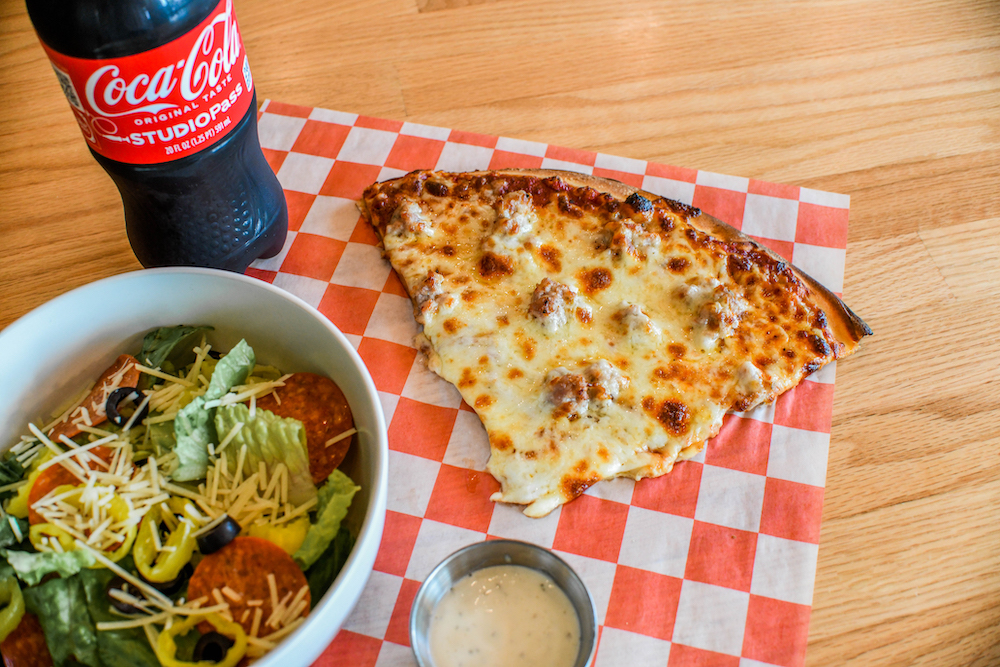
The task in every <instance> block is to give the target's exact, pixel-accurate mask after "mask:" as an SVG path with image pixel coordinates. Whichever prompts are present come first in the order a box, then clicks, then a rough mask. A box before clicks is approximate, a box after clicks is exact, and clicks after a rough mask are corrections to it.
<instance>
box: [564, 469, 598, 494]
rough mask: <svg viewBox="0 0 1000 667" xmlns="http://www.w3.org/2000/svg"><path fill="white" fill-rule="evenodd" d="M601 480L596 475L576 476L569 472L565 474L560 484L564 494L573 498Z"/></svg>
mask: <svg viewBox="0 0 1000 667" xmlns="http://www.w3.org/2000/svg"><path fill="white" fill-rule="evenodd" d="M599 481H600V478H599V477H597V476H596V475H586V476H584V475H580V476H574V475H572V474H567V475H564V476H563V478H562V480H561V482H560V486H561V487H562V490H563V495H564V496H565V497H566V498H568V499H572V498H576V497H577V496H579V495H580V494H582V493H583V492H584V491H586V490H587V489H589V488H590V487H591V486H593V485H594V484H596V483H597V482H599Z"/></svg>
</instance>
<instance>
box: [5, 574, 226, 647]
mask: <svg viewBox="0 0 1000 667" xmlns="http://www.w3.org/2000/svg"><path fill="white" fill-rule="evenodd" d="M0 605H6V606H5V607H3V608H2V609H0V642H2V641H3V640H5V639H7V635H9V634H10V633H11V632H13V631H14V628H16V627H17V626H18V625H19V624H20V623H21V617H22V616H24V596H23V595H21V586H20V585H18V583H17V578H15V577H13V576H10V577H7V578H5V579H2V580H0ZM242 629H243V628H240V630H242Z"/></svg>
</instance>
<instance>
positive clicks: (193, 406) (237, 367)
mask: <svg viewBox="0 0 1000 667" xmlns="http://www.w3.org/2000/svg"><path fill="white" fill-rule="evenodd" d="M255 363H256V357H255V356H254V353H253V350H252V349H251V348H250V346H249V345H247V342H246V341H245V340H241V341H240V342H239V343H237V344H236V345H235V346H234V347H233V349H232V350H230V352H229V354H227V355H226V356H224V357H222V359H220V360H219V363H218V364H216V366H215V371H214V372H213V373H212V378H211V380H209V385H208V389H207V390H206V391H205V394H204V395H203V396H199V397H197V398H195V399H194V400H193V401H191V402H190V403H188V404H187V405H186V406H184V407H183V408H182V409H181V411H180V412H178V413H177V417H176V418H175V419H174V434H175V435H176V437H177V443H176V445H174V452H175V453H176V454H177V461H178V463H179V465H178V467H177V470H176V471H174V474H173V478H174V479H175V480H177V481H179V482H188V481H191V480H195V479H202V478H204V477H205V474H206V472H207V471H208V445H209V443H212V442H218V441H219V440H218V437H217V435H216V429H215V424H214V422H213V419H212V417H213V415H214V413H215V409H214V408H206V407H205V404H206V403H207V402H208V401H214V400H216V399H219V398H222V397H223V396H225V395H226V394H227V393H228V392H229V390H230V389H231V388H232V387H234V386H235V385H238V384H241V383H243V382H245V381H246V379H247V378H248V377H249V376H250V372H251V371H253V367H254V364H255Z"/></svg>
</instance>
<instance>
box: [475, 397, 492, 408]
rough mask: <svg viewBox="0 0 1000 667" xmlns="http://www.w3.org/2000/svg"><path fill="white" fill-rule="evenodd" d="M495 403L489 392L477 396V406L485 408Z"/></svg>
mask: <svg viewBox="0 0 1000 667" xmlns="http://www.w3.org/2000/svg"><path fill="white" fill-rule="evenodd" d="M491 405H493V397H492V396H490V395H489V394H483V395H482V396H478V397H476V408H477V409H479V410H482V409H483V408H488V407H490V406H491Z"/></svg>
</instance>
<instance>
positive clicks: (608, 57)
mask: <svg viewBox="0 0 1000 667" xmlns="http://www.w3.org/2000/svg"><path fill="white" fill-rule="evenodd" d="M236 7H237V11H238V12H239V18H240V25H241V28H242V32H243V36H244V40H245V45H246V49H247V52H248V53H249V55H250V57H251V62H252V64H253V72H254V78H255V82H256V86H257V90H258V97H259V98H261V99H263V98H265V97H268V98H272V99H276V100H281V101H283V102H290V103H297V104H302V105H306V106H321V107H326V108H332V109H342V110H349V111H354V112H359V113H363V114H369V115H374V116H383V117H388V118H394V119H399V120H409V121H414V122H419V123H425V124H431V125H439V126H445V127H456V128H460V129H464V130H469V131H476V132H482V133H488V134H499V135H505V136H510V137H516V138H522V139H529V140H537V141H542V142H547V143H553V144H558V145H563V146H572V147H576V148H582V149H588V150H594V151H601V152H605V153H610V154H616V155H623V156H628V157H635V158H639V159H643V160H652V161H658V162H664V163H668V164H675V165H682V166H688V167H694V168H699V169H704V170H710V171H715V172H720V173H726V174H735V175H740V176H746V177H751V178H757V179H762V180H768V181H775V182H781V183H790V184H795V185H801V186H806V187H810V188H816V189H821V190H829V191H833V192H839V193H844V194H848V195H850V196H851V221H850V237H849V244H848V253H847V271H846V278H845V285H844V296H845V300H846V301H847V302H848V303H849V304H850V305H851V306H852V307H853V308H854V309H855V310H856V311H857V312H858V313H859V314H860V315H861V316H862V317H863V318H864V319H865V320H867V322H868V323H869V324H870V325H871V326H872V328H873V329H874V330H875V336H874V337H873V338H871V339H869V340H867V341H866V342H865V344H864V345H863V348H862V350H861V352H860V353H859V354H858V355H857V356H856V357H854V358H852V359H850V360H848V361H846V362H844V363H842V364H841V365H840V367H839V368H838V374H837V376H838V377H837V384H838V386H837V392H836V406H835V413H834V423H833V434H832V439H831V446H830V463H829V470H828V479H827V487H826V497H825V507H824V516H823V529H822V534H821V542H820V550H819V564H818V572H817V576H816V590H815V600H814V607H813V614H812V621H811V630H810V641H809V649H808V658H807V662H808V664H810V665H827V664H845V663H849V664H858V665H898V664H933V665H984V666H985V665H995V664H998V663H1000V465H998V464H1000V459H998V451H1000V436H997V435H996V427H995V422H994V421H993V420H994V419H1000V380H998V372H1000V338H998V336H997V334H996V332H995V331H994V327H997V326H998V325H1000V240H998V239H1000V235H998V231H1000V195H998V184H1000V179H998V176H1000V37H998V35H1000V7H998V6H997V4H996V3H994V2H989V1H986V0H984V1H981V2H973V1H972V0H956V1H953V2H950V3H949V2H937V3H935V2H921V3H914V2H899V1H897V2H871V1H868V0H853V1H852V0H826V1H824V2H813V3H760V2H746V1H739V2H732V1H729V2H716V3H711V2H695V1H693V0H678V1H677V2H671V3H661V2H654V1H652V0H636V1H635V2H630V3H623V2H610V1H607V0H578V1H575V2H562V3H560V2H551V1H543V2H527V1H526V0H378V1H373V2H353V3H349V2H342V1H339V0H324V1H320V0H287V1H285V2H281V3H273V2H264V1H263V0H239V1H238V2H237V5H236ZM0 9H2V11H0V16H2V19H0V40H2V43H0V72H2V74H0V155H2V160H0V327H2V326H6V325H7V324H9V323H10V322H12V321H13V320H14V319H16V318H17V317H19V316H21V315H23V314H25V313H26V312H28V311H29V310H31V309H32V308H34V307H36V306H38V305H40V304H41V303H43V302H45V301H47V300H48V299H51V298H52V297H54V296H56V295H58V294H60V293H62V292H65V291H67V290H69V289H71V288H73V287H76V286H78V285H82V284H84V283H87V282H90V281H93V280H95V279H98V278H103V277H105V276H110V275H113V274H117V273H121V272H123V271H128V270H132V269H137V268H139V264H138V263H137V262H136V260H135V258H134V257H133V255H132V253H131V250H130V248H129V246H128V243H127V241H126V238H125V234H124V226H123V221H122V211H121V202H120V199H119V196H118V193H117V191H116V190H115V188H114V186H113V184H112V183H111V181H110V179H108V178H107V176H106V175H105V174H104V173H103V171H102V170H101V169H100V167H98V165H97V164H96V163H95V162H94V160H93V159H92V158H91V157H90V155H89V153H88V152H87V150H86V147H85V145H84V142H83V140H82V139H81V137H80V135H79V130H78V129H77V127H76V124H75V123H74V122H73V119H72V116H71V114H70V113H69V110H68V108H67V105H66V102H65V100H64V99H63V97H62V95H61V92H60V89H59V86H58V85H57V84H56V81H55V79H54V77H53V75H52V71H51V70H50V68H49V66H48V63H47V61H46V60H45V57H44V55H43V52H42V49H41V48H40V47H39V45H38V43H37V40H36V38H35V35H34V32H33V31H32V29H31V26H30V23H29V21H28V18H27V16H26V14H25V10H24V7H23V4H22V2H20V0H2V3H0Z"/></svg>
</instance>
